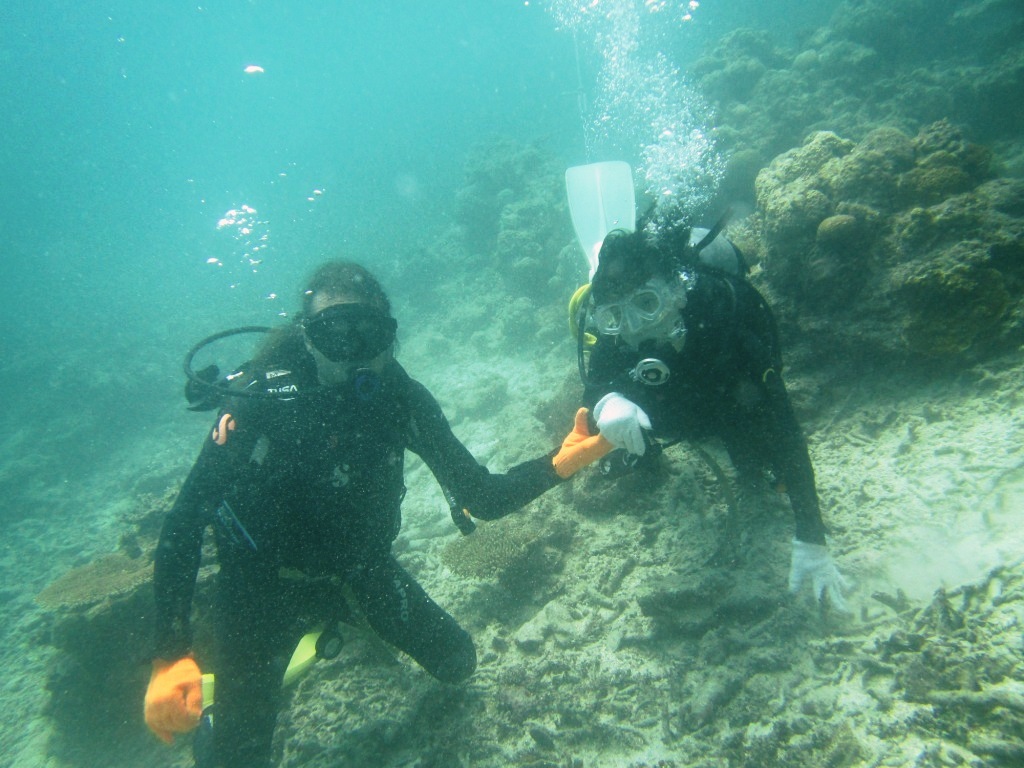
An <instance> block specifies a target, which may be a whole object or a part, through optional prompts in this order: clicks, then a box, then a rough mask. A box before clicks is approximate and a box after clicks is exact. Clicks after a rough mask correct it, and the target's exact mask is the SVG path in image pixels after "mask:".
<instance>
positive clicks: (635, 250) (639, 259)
mask: <svg viewBox="0 0 1024 768" xmlns="http://www.w3.org/2000/svg"><path fill="white" fill-rule="evenodd" d="M688 232H689V228H687V233H688ZM674 241H675V238H673V242H674ZM682 242H683V243H685V242H686V241H685V240H683V241H682ZM672 250H673V249H672V248H671V247H664V244H662V243H659V242H656V241H655V240H653V239H652V238H651V236H650V235H648V234H647V233H646V232H644V230H643V228H642V227H638V229H637V231H636V232H626V231H624V230H615V231H613V232H610V233H609V234H608V236H607V237H606V238H605V239H604V244H603V245H602V246H601V252H600V254H599V255H598V261H597V264H598V266H597V271H596V272H595V273H594V278H593V280H592V281H591V296H593V297H594V302H595V303H597V304H607V303H609V302H613V301H619V300H620V299H622V298H623V297H625V296H628V295H629V294H630V293H632V292H633V291H634V290H636V289H637V288H639V287H640V286H641V285H643V284H644V283H646V282H647V281H648V280H650V279H651V278H652V277H660V278H662V279H664V280H670V279H671V278H672V274H673V273H674V272H675V270H676V264H677V263H678V262H679V261H680V260H681V259H682V258H683V257H684V256H685V245H684V250H683V251H681V252H680V253H679V254H677V255H675V256H673V254H672Z"/></svg>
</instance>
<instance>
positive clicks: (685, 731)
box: [0, 341, 1024, 768]
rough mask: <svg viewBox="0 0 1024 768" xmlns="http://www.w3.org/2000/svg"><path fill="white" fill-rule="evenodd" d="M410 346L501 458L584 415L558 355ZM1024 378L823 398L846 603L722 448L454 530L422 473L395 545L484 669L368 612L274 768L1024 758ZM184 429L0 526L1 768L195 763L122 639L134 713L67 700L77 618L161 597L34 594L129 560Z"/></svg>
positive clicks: (485, 448)
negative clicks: (447, 663)
mask: <svg viewBox="0 0 1024 768" xmlns="http://www.w3.org/2000/svg"><path fill="white" fill-rule="evenodd" d="M403 358H404V362H405V363H406V366H407V368H408V369H409V370H410V371H411V372H412V373H413V374H414V375H417V374H418V373H419V372H420V371H421V370H429V371H430V372H431V373H430V375H429V376H422V375H421V376H420V378H421V379H422V380H423V381H424V383H426V384H427V385H428V387H430V388H431V389H432V390H433V391H435V392H436V393H437V394H438V395H439V396H440V399H441V400H442V404H443V405H444V406H445V408H446V411H448V412H449V414H450V415H451V416H452V417H453V423H454V425H455V430H456V433H457V434H459V436H460V437H461V438H462V439H463V440H464V441H465V442H466V443H467V445H469V446H470V447H471V449H472V450H473V451H474V452H475V454H476V455H478V456H479V457H480V458H481V459H484V460H486V461H487V463H488V464H489V465H490V466H491V468H492V469H499V470H500V469H502V468H504V467H506V466H509V465H511V464H513V463H515V462H518V461H521V460H523V459H526V458H529V457H531V456H533V455H536V454H537V453H538V452H539V450H544V449H546V448H547V447H549V446H550V445H551V444H552V434H553V432H554V430H555V428H556V427H555V426H554V425H549V424H548V423H547V422H548V421H549V420H550V419H551V418H553V416H557V418H562V417H563V416H564V426H563V427H559V428H558V429H560V430H561V431H563V432H564V431H565V430H567V429H568V427H569V425H570V423H571V413H572V412H571V408H570V407H569V403H570V400H571V396H572V394H573V393H574V387H575V384H574V382H573V381H572V375H571V374H572V370H571V369H570V368H568V366H567V365H566V360H567V358H569V359H571V351H567V350H566V349H565V345H564V344H563V343H553V344H552V348H551V352H550V354H549V356H548V357H547V358H545V359H542V360H539V361H534V362H533V363H532V364H531V365H529V366H526V365H524V366H521V367H518V368H516V367H514V366H510V364H509V360H508V358H501V359H499V358H497V357H495V359H494V360H489V359H487V358H484V359H480V358H476V359H474V360H462V361H459V360H453V361H452V364H451V366H450V367H449V368H443V367H440V366H439V364H438V362H437V359H436V357H435V356H434V355H433V354H432V352H431V351H430V347H429V345H428V344H426V343H424V344H417V343H416V342H415V341H413V342H410V343H408V344H407V345H406V347H405V349H404V350H403ZM499 363H500V364H499ZM1022 374H1024V363H1022V362H1021V361H1020V360H1019V359H1016V358H1015V359H1012V360H1004V361H1002V362H998V363H992V364H989V365H988V366H986V367H984V368H981V367H979V368H975V369H971V370H969V371H966V372H963V373H961V374H959V375H958V376H956V377H950V376H947V377H936V378H934V379H931V380H922V379H921V378H919V377H918V378H917V379H914V380H910V379H909V378H908V379H906V380H897V379H893V378H890V379H887V380H886V381H884V382H879V381H859V382H849V383H846V384H840V385H839V386H835V385H833V388H834V390H835V391H834V392H832V393H831V394H830V397H829V401H828V402H829V404H828V405H827V406H814V405H813V404H814V403H815V402H816V401H815V398H814V397H813V396H807V397H804V398H803V401H804V402H805V404H806V405H807V407H805V408H804V410H805V411H806V413H804V414H802V415H803V416H804V425H805V428H806V431H807V432H808V437H809V442H810V446H811V452H812V457H813V459H814V463H815V467H816V471H817V475H818V482H819V490H820V493H821V497H822V501H823V507H824V510H825V515H826V520H827V522H828V523H829V524H830V526H831V528H832V535H831V548H832V552H833V553H834V556H835V559H836V561H837V563H838V565H839V567H840V569H841V571H842V572H843V573H844V574H845V576H846V577H847V578H848V579H849V582H850V591H849V600H850V604H851V606H852V608H853V614H852V615H849V616H844V615H840V614H838V613H836V612H835V611H829V610H824V611H822V610H819V609H818V608H817V607H816V606H814V605H813V604H812V603H811V602H810V601H809V600H808V599H806V596H800V597H798V598H796V599H794V598H793V597H791V596H790V595H788V594H787V593H786V590H785V580H786V572H787V568H788V559H789V537H790V529H791V515H790V512H789V509H788V504H786V503H785V500H784V499H782V498H780V497H777V496H776V495H774V493H772V492H770V491H767V490H766V491H765V493H764V495H763V496H762V497H760V498H755V499H749V498H746V499H743V498H741V499H739V500H736V498H735V495H734V494H733V493H732V491H731V489H730V488H728V487H726V486H724V485H723V482H722V481H723V479H725V480H728V476H729V474H730V469H729V466H728V461H727V459H726V458H725V457H724V455H723V453H722V452H721V450H720V449H719V448H717V447H716V446H714V445H709V446H703V447H702V450H701V451H697V450H694V449H693V448H692V447H686V446H677V447H675V448H672V449H669V450H668V451H667V452H666V453H665V455H664V457H663V461H662V463H661V467H660V468H659V469H658V470H657V471H656V472H653V473H645V474H643V475H634V476H631V477H627V478H623V479H620V480H618V481H615V482H610V481H607V480H604V479H602V478H600V477H598V476H597V475H596V474H595V473H587V474H586V475H585V476H581V477H578V478H577V479H576V480H574V481H573V482H572V483H571V484H566V485H564V486H562V487H560V488H558V489H556V490H555V491H553V492H552V493H550V494H548V495H547V496H546V497H544V498H542V499H540V500H538V501H537V502H535V503H534V504H533V505H531V506H530V507H529V508H527V509H526V510H524V511H523V512H521V513H519V514H517V515H514V516H512V517H509V518H506V519H505V520H502V521H497V522H494V523H489V524H481V526H480V528H479V529H478V531H477V532H476V533H475V534H473V535H472V536H470V537H467V538H462V537H460V536H459V534H458V533H457V532H456V531H455V530H454V528H453V527H452V526H451V524H450V521H449V520H448V514H447V509H446V507H445V505H444V501H443V499H442V498H441V496H440V494H439V493H438V491H437V487H436V484H435V483H434V481H433V480H432V478H431V477H430V475H429V473H428V472H427V471H426V469H425V468H424V467H423V466H422V465H421V464H419V463H418V462H413V463H411V465H410V471H409V472H408V478H407V481H408V485H409V494H408V497H407V500H406V503H405V510H406V521H405V526H404V528H403V532H402V535H401V537H400V539H399V541H398V542H397V543H396V547H395V549H396V552H397V553H398V556H399V558H400V560H401V561H402V562H403V563H404V564H405V565H406V567H407V568H409V569H410V571H411V572H412V573H413V574H414V575H415V576H417V578H419V579H420V581H421V582H422V583H423V585H424V586H425V587H426V589H427V591H428V592H429V593H430V594H431V595H432V596H433V597H434V598H435V599H436V600H437V601H438V602H439V603H440V604H441V605H443V606H445V607H446V608H447V609H448V610H449V611H450V612H451V613H452V614H453V615H454V616H455V617H456V618H457V619H458V620H459V621H460V622H461V623H462V624H463V625H464V626H465V627H466V628H467V629H469V630H470V631H471V632H472V633H473V635H474V637H475V639H476V643H477V649H478V654H479V668H478V671H477V673H476V675H475V676H474V677H473V678H472V680H471V681H470V682H469V683H468V684H466V685H463V686H455V687H453V686H446V685H442V684H440V683H437V682H435V681H433V680H432V679H431V678H429V676H428V675H426V674H425V673H424V672H423V671H422V670H420V669H419V668H418V667H417V666H416V665H415V664H414V663H412V662H410V661H409V660H408V659H405V658H402V657H399V656H397V655H396V654H395V653H394V652H393V651H392V650H391V649H389V648H388V647H386V646H385V645H383V644H382V643H381V642H380V641H379V640H377V639H376V637H375V636H374V635H373V634H372V633H371V632H370V631H369V630H368V629H367V628H366V627H364V626H362V625H361V624H359V622H358V621H357V622H356V624H355V625H354V626H351V627H348V628H347V632H346V641H347V642H346V645H345V648H344V650H343V651H342V653H341V655H340V657H339V658H337V659H336V660H333V661H330V662H321V663H319V664H317V665H316V666H314V668H313V669H312V671H311V672H310V673H309V674H307V675H306V676H305V677H304V678H303V679H302V680H301V682H300V683H299V684H298V685H297V686H296V688H295V689H294V691H293V693H292V694H291V696H290V702H289V705H288V706H287V708H286V709H285V710H284V711H283V712H282V715H281V718H280V724H279V728H278V739H277V743H276V752H277V760H278V764H279V765H281V766H286V767H288V768H298V766H304V767H310V768H312V767H315V766H322V767H323V768H327V767H328V766H331V767H332V768H336V767H337V766H345V765H351V766H366V765H376V766H419V767H420V768H427V767H428V766H449V767H450V766H460V765H461V766H474V767H476V766H509V765H516V766H552V767H554V766H557V767H559V768H564V767H569V768H574V767H576V768H578V767H582V766H586V767H587V768H593V767H595V766H709V767H710V766H750V767H751V768H754V766H758V767H759V768H763V767H764V766H805V765H806V766H833V767H841V766H861V765H864V766H953V765H970V766H1020V765H1024V658H1022V657H1024V636H1022V626H1024V566H1022V564H1021V560H1022V558H1024V526H1021V524H1020V521H1021V519H1022V511H1024V440H1022V436H1024V417H1022V415H1021V414H1022V409H1021V407H1020V399H1021V394H1020V386H1019V382H1020V381H1021V377H1022ZM804 386H805V388H806V386H807V385H806V383H804ZM797 392H798V393H799V392H800V390H799V388H797ZM798 402H800V398H798ZM538 403H549V404H553V405H551V406H550V407H547V410H545V407H544V406H542V407H539V406H538ZM562 404H564V405H565V407H564V408H562ZM812 406H813V407H812ZM561 410H564V411H565V413H564V414H562V413H561ZM172 418H173V419H175V421H173V422H171V421H170V419H172ZM168 419H169V422H168V425H167V428H166V430H158V429H154V430H153V434H152V435H145V436H140V437H139V440H140V443H139V444H138V445H137V446H136V447H135V448H134V449H133V450H129V451H126V452H125V453H124V454H122V455H120V456H117V457H112V458H111V463H110V468H109V471H108V472H105V473H98V474H97V475H96V476H95V477H93V478H92V479H91V480H90V481H89V483H88V484H86V485H84V486H83V487H81V488H78V489H77V491H76V492H77V494H78V495H79V497H80V498H81V499H82V500H83V503H82V506H81V510H80V517H79V518H76V520H75V525H74V526H73V527H71V526H64V527H56V529H55V527H54V525H53V521H52V520H47V519H45V518H35V519H33V520H30V521H26V522H24V523H21V524H19V525H18V526H16V527H14V528H13V529H12V531H11V532H10V534H9V535H8V536H7V537H6V539H5V541H4V542H3V545H2V547H3V548H2V550H0V568H3V571H4V572H5V573H16V572H17V573H21V574H22V578H21V580H20V581H19V582H18V583H15V582H12V581H8V582H7V583H6V584H5V585H4V587H3V590H2V598H3V602H2V604H0V610H2V611H3V618H4V622H3V625H4V630H3V631H4V639H5V642H4V643H3V646H2V650H0V654H2V658H3V667H4V669H5V674H4V676H3V681H2V688H0V701H2V702H3V706H2V707H0V718H2V719H3V721H4V722H3V728H2V731H0V754H3V755H4V758H3V761H2V762H3V763H4V764H6V765H10V766H13V767H14V768H28V767H29V766H31V767H33V768H35V767H36V766H47V767H49V768H66V767H70V766H76V767H78V766H93V765H95V766H101V765H102V766H106V767H107V768H118V767H120V766H138V765H142V764H145V765H175V766H177V765H182V766H184V765H188V764H189V759H188V745H187V743H186V740H179V744H178V745H176V746H175V747H174V748H171V749H168V748H166V747H164V746H162V745H160V744H158V743H157V742H156V741H155V740H152V739H151V737H149V736H148V734H146V732H145V729H144V726H143V725H142V723H141V717H138V718H136V717H134V716H133V715H131V714H130V713H133V712H140V710H141V698H142V693H143V688H144V684H145V677H146V670H145V664H144V662H143V660H142V659H141V658H139V657H138V654H136V655H134V656H133V655H132V654H131V653H130V651H126V650H125V649H124V648H123V647H116V643H115V644H114V646H115V647H110V648H109V649H108V650H107V651H106V654H107V656H108V657H114V658H115V660H116V659H117V657H118V656H121V657H123V658H125V661H124V664H127V665H131V668H132V672H131V679H132V680H133V681H134V682H133V683H131V684H126V685H125V687H124V689H122V690H121V691H120V695H119V697H113V698H116V699H118V700H117V701H113V700H112V698H111V697H110V695H109V694H108V693H106V692H104V693H102V694H100V695H98V696H97V700H96V701H95V702H94V703H93V706H94V707H95V708H96V709H97V710H98V711H99V713H100V716H99V717H97V719H96V722H97V723H102V724H103V725H101V726H93V727H91V728H90V729H89V732H88V733H87V732H85V730H84V723H83V722H81V721H69V719H68V712H73V711H75V710H74V709H73V707H68V706H63V705H62V697H67V696H70V695H71V694H70V693H69V692H68V691H69V690H72V689H75V688H76V686H81V680H82V679H83V676H85V678H88V675H89V674H90V673H91V672H90V670H89V669H84V668H83V667H85V666H87V665H85V664H83V662H82V659H83V658H103V657H102V656H101V655H97V650H96V648H92V649H90V650H89V651H88V652H83V654H82V655H81V657H75V654H74V653H71V654H69V653H68V650H67V649H68V644H69V642H70V643H71V644H72V646H73V643H74V641H69V640H68V639H67V637H68V635H69V631H68V627H69V626H70V627H72V628H74V627H77V626H79V625H78V624H76V623H75V622H81V627H82V633H81V635H80V636H81V637H82V638H91V639H89V640H85V639H83V640H82V641H81V642H83V643H85V642H90V643H98V642H99V641H98V640H96V639H95V638H97V637H102V636H103V635H102V633H98V632H96V631H93V630H94V629H95V627H96V625H97V623H102V622H103V621H109V617H110V616H112V615H114V616H117V615H118V613H117V612H118V608H117V605H118V604H120V605H122V606H124V605H127V606H130V607H129V608H127V609H125V610H126V611H127V614H126V615H127V618H124V619H118V621H120V620H125V621H135V620H141V618H144V617H140V616H139V615H138V614H140V613H142V614H144V613H145V607H144V606H145V600H146V599H148V593H146V591H145V589H143V590H140V592H139V593H138V594H137V595H135V596H132V597H129V598H124V599H122V601H121V602H120V603H118V601H114V604H113V607H111V606H110V605H108V606H105V607H103V608H101V609H99V610H97V609H94V610H93V611H92V613H91V614H89V615H88V616H85V617H83V616H81V615H78V614H74V613H68V612H64V613H60V612H58V613H53V612H46V611H43V610H41V609H40V608H38V607H37V606H36V605H35V604H34V603H33V602H32V598H33V596H34V595H35V594H36V593H38V591H39V590H40V589H41V588H42V587H43V586H45V584H46V583H48V581H50V580H52V579H53V578H54V576H55V575H59V574H60V573H61V572H63V571H65V570H67V568H69V567H71V566H73V565H80V564H81V563H82V562H83V561H84V560H87V559H88V556H89V554H90V553H92V554H93V555H95V554H99V553H103V552H109V551H111V550H112V549H114V548H116V547H117V543H118V540H119V532H118V528H119V526H123V525H124V520H125V516H126V514H127V512H126V510H127V508H128V507H130V505H131V498H132V495H133V494H134V495H137V494H138V492H139V491H140V489H142V488H145V489H148V490H149V491H150V492H153V493H156V492H158V491H159V489H160V488H161V487H166V485H167V484H169V483H173V482H176V481H180V479H181V477H182V476H183V473H184V472H185V471H186V470H187V467H188V465H189V463H190V461H191V458H192V456H193V455H194V448H195V445H196V441H197V438H196V435H198V434H200V433H201V432H202V430H203V429H204V428H205V427H204V421H203V419H202V418H198V419H193V417H189V420H182V419H181V418H180V414H179V413H171V414H169V415H168ZM126 476H130V477H132V478H133V479H132V482H131V483H128V484H126V481H125V478H126ZM139 478H142V479H141V480H140V479H139ZM54 493H55V496H54V504H55V505H57V504H63V505H67V504H68V502H69V500H68V498H67V497H66V495H64V496H62V495H60V494H59V493H58V492H57V491H54ZM101 499H105V500H106V501H102V502H101V501H99V500H101ZM140 595H141V596H140ZM133 600H135V601H136V603H132V602H131V601H133ZM136 606H138V607H136ZM104 616H106V617H107V618H104ZM90 622H91V623H90ZM71 634H72V635H74V633H73V632H71ZM55 638H56V639H55ZM54 645H58V646H61V650H60V651H58V650H57V649H56V648H55V647H54ZM90 654H92V655H90ZM69 657H71V658H69ZM97 663H98V664H99V666H100V667H102V663H100V662H97ZM133 685H135V686H137V687H134V688H133V687H132V686H133ZM100 687H102V685H101V686H100ZM48 689H51V690H48ZM75 695H78V694H75ZM105 710H109V712H105ZM41 713H44V714H47V715H49V716H48V717H40V714H41ZM97 729H99V731H103V730H104V729H107V732H98V731H97Z"/></svg>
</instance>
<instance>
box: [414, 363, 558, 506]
mask: <svg viewBox="0 0 1024 768" xmlns="http://www.w3.org/2000/svg"><path fill="white" fill-rule="evenodd" d="M409 386H410V388H411V396H410V403H411V405H412V411H413V413H412V416H413V422H412V427H413V434H412V441H411V444H410V446H409V448H410V450H412V451H413V452H414V453H416V454H418V455H419V456H420V457H421V458H422V459H423V460H424V461H425V462H426V464H427V466H428V467H430V471H431V472H433V473H434V477H436V478H437V481H438V482H439V483H440V484H441V487H442V488H444V489H445V491H446V492H447V493H449V494H450V495H451V496H453V497H454V500H455V501H456V502H457V504H458V505H459V506H460V507H461V508H463V509H466V510H467V511H468V512H469V513H470V514H471V515H472V516H473V517H476V518H480V519H481V520H494V519H497V518H499V517H504V516H505V515H507V514H510V513H511V512H515V511H516V510H517V509H519V508H520V507H522V506H524V505H525V504H528V503H529V502H531V501H533V500H534V499H536V498H537V497H538V496H540V495H541V494H542V493H544V492H546V491H548V490H550V489H551V488H553V487H554V486H555V485H557V484H558V483H559V482H561V478H559V476H558V475H557V474H556V472H555V469H554V467H553V466H552V463H551V460H552V457H553V456H554V454H555V452H554V451H551V452H549V453H547V454H545V455H543V456H540V457H538V458H536V459H531V460H530V461H525V462H523V463H522V464H518V465H517V466H515V467H512V469H510V470H509V471H508V472H506V473H504V474H492V473H491V472H489V471H488V469H487V468H486V467H484V466H481V465H480V464H479V463H478V462H477V461H476V459H474V458H473V455H472V454H471V453H470V452H469V450H468V449H467V448H466V446H464V445H463V444H462V443H461V442H460V441H459V439H458V438H457V437H455V435H454V434H453V433H452V430H451V427H450V426H449V424H448V420H447V419H446V418H445V417H444V414H443V413H442V411H441V407H440V406H439V405H438V404H437V401H436V400H435V399H434V398H433V396H432V395H431V394H430V393H429V392H427V390H426V389H425V388H424V387H423V386H422V385H421V384H419V383H417V382H414V381H412V380H410V382H409Z"/></svg>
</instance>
